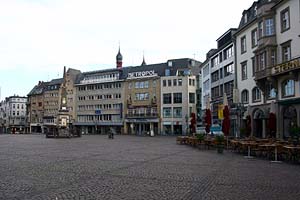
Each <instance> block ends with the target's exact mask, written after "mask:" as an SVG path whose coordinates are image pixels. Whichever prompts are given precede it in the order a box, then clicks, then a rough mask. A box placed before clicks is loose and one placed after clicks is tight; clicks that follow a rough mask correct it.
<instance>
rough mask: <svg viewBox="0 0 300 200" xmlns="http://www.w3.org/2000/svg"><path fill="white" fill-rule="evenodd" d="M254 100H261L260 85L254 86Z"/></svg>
mask: <svg viewBox="0 0 300 200" xmlns="http://www.w3.org/2000/svg"><path fill="white" fill-rule="evenodd" d="M252 100H253V102H258V101H260V100H261V93H260V90H259V89H258V87H255V88H253V90H252Z"/></svg>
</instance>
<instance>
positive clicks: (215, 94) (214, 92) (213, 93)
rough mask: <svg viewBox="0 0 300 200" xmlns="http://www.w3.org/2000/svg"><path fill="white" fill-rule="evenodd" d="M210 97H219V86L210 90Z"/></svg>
mask: <svg viewBox="0 0 300 200" xmlns="http://www.w3.org/2000/svg"><path fill="white" fill-rule="evenodd" d="M211 96H212V97H213V98H215V97H218V96H219V86H217V87H214V88H212V89H211Z"/></svg>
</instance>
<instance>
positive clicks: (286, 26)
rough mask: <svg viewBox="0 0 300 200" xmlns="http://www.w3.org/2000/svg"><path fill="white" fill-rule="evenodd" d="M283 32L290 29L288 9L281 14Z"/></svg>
mask: <svg viewBox="0 0 300 200" xmlns="http://www.w3.org/2000/svg"><path fill="white" fill-rule="evenodd" d="M280 20H281V32H284V31H287V30H288V29H290V9H289V8H286V9H284V10H283V11H281V12H280Z"/></svg>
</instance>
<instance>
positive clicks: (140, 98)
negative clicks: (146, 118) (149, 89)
mask: <svg viewBox="0 0 300 200" xmlns="http://www.w3.org/2000/svg"><path fill="white" fill-rule="evenodd" d="M148 99H149V93H136V94H135V100H137V101H145V100H148Z"/></svg>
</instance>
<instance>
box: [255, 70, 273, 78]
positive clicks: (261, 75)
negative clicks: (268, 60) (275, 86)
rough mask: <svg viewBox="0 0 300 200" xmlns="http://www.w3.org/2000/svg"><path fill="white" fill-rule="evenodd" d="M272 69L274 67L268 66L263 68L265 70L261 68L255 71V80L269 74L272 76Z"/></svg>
mask: <svg viewBox="0 0 300 200" xmlns="http://www.w3.org/2000/svg"><path fill="white" fill-rule="evenodd" d="M271 69H272V68H270V67H269V68H266V69H263V70H260V71H256V72H255V80H256V81H258V80H260V79H264V78H266V77H268V76H271Z"/></svg>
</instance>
